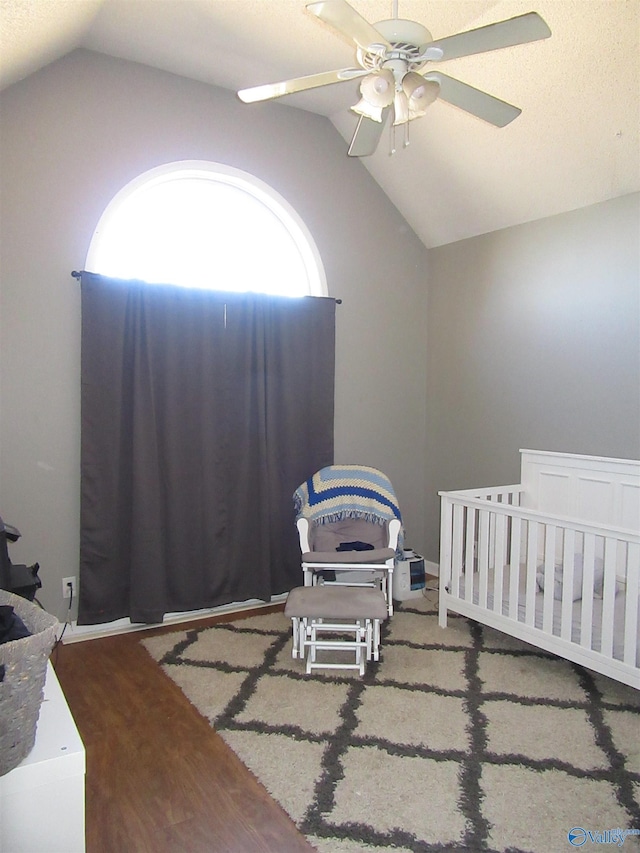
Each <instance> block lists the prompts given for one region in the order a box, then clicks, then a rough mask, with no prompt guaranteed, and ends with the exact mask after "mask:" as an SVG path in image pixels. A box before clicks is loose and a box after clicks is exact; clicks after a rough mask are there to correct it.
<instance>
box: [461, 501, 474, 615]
mask: <svg viewBox="0 0 640 853" xmlns="http://www.w3.org/2000/svg"><path fill="white" fill-rule="evenodd" d="M466 536H467V539H466V543H465V555H464V599H465V601H473V569H474V562H475V560H474V557H475V555H474V553H473V552H474V546H475V542H476V510H475V509H472V508H471V507H469V508H468V509H467V528H466Z"/></svg>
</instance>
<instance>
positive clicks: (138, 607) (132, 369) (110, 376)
mask: <svg viewBox="0 0 640 853" xmlns="http://www.w3.org/2000/svg"><path fill="white" fill-rule="evenodd" d="M334 344H335V302H334V300H333V299H324V298H316V297H307V298H302V299H290V298H286V297H273V296H268V295H263V294H236V293H224V292H221V291H202V290H195V289H187V288H180V287H175V286H172V285H150V284H147V283H143V282H136V281H126V282H124V281H120V280H116V279H107V278H104V277H102V276H97V275H93V274H90V273H85V274H83V276H82V447H81V542H80V585H79V587H80V594H79V613H78V622H79V623H80V624H93V623H102V622H109V621H113V620H115V619H120V618H123V617H129V618H130V619H131V620H132V621H134V622H147V623H155V622H160V621H161V620H162V618H163V615H164V614H165V613H168V612H175V611H188V610H196V609H201V608H206V607H213V606H216V605H221V604H227V603H230V602H232V601H246V600H248V599H260V600H265V601H267V600H269V599H270V597H271V596H272V595H275V594H279V593H282V592H286V591H287V590H289V589H291V588H292V587H293V586H297V585H299V583H300V580H301V574H300V555H299V548H298V544H297V535H296V531H295V526H294V522H293V506H292V500H291V496H292V493H293V491H294V489H295V488H296V487H297V486H298V485H299V484H300V483H301V482H302V481H303V480H304V479H306V478H307V477H308V476H310V474H312V473H313V472H314V471H316V470H317V469H319V468H321V467H323V466H324V465H327V464H331V462H332V461H333V396H334V369H335V356H334V350H335V346H334Z"/></svg>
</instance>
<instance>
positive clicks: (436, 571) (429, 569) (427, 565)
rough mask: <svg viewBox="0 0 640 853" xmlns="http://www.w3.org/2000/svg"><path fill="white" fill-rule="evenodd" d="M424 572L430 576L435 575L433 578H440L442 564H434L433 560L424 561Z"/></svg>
mask: <svg viewBox="0 0 640 853" xmlns="http://www.w3.org/2000/svg"><path fill="white" fill-rule="evenodd" d="M424 570H425V572H426V573H427V574H428V575H433V577H436V578H438V577H440V564H439V563H432V562H431V560H425V561H424Z"/></svg>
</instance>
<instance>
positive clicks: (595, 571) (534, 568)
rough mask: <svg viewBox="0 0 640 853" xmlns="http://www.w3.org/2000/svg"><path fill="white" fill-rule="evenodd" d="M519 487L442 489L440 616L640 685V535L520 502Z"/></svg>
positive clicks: (441, 618)
mask: <svg viewBox="0 0 640 853" xmlns="http://www.w3.org/2000/svg"><path fill="white" fill-rule="evenodd" d="M523 491H524V490H523V487H522V486H521V485H514V486H504V487H500V488H492V489H473V490H466V491H459V492H441V493H440V496H441V501H442V515H441V552H440V589H441V592H440V624H441V625H442V626H445V625H446V621H447V611H448V610H452V611H454V612H458V613H462V614H463V615H466V616H469V617H471V618H473V619H476V620H477V621H479V622H482V623H484V624H488V625H491V626H492V627H494V628H496V629H498V630H501V631H505V632H506V633H509V634H511V635H513V636H517V637H519V638H520V639H523V640H525V641H527V642H530V643H533V644H534V645H537V646H539V647H541V648H544V649H546V650H547V651H550V652H553V653H554V654H559V655H562V656H563V657H566V658H568V659H570V660H574V661H575V662H577V663H581V664H583V665H585V666H587V667H590V668H591V669H595V670H596V671H598V672H602V673H603V674H605V675H609V676H611V677H614V678H618V680H621V681H623V682H625V683H628V684H632V686H634V687H638V688H640V674H639V673H640V670H639V669H638V628H639V615H638V611H639V595H640V581H639V578H640V534H639V533H637V532H635V531H631V530H624V529H620V528H615V527H612V526H607V525H594V524H589V523H585V522H582V521H579V520H574V519H567V518H563V517H561V516H554V515H548V514H545V513H541V512H539V511H536V510H532V509H524V508H522V507H521V506H520V499H521V496H522V494H523Z"/></svg>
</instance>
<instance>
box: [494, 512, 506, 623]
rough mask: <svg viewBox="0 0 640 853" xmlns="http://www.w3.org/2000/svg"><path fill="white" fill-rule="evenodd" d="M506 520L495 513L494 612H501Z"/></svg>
mask: <svg viewBox="0 0 640 853" xmlns="http://www.w3.org/2000/svg"><path fill="white" fill-rule="evenodd" d="M506 522H507V518H506V516H504V515H496V516H495V517H494V523H495V560H494V563H495V571H494V576H493V577H494V581H493V609H494V610H495V612H496V613H502V600H503V598H504V589H503V575H504V564H505V559H506Z"/></svg>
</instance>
